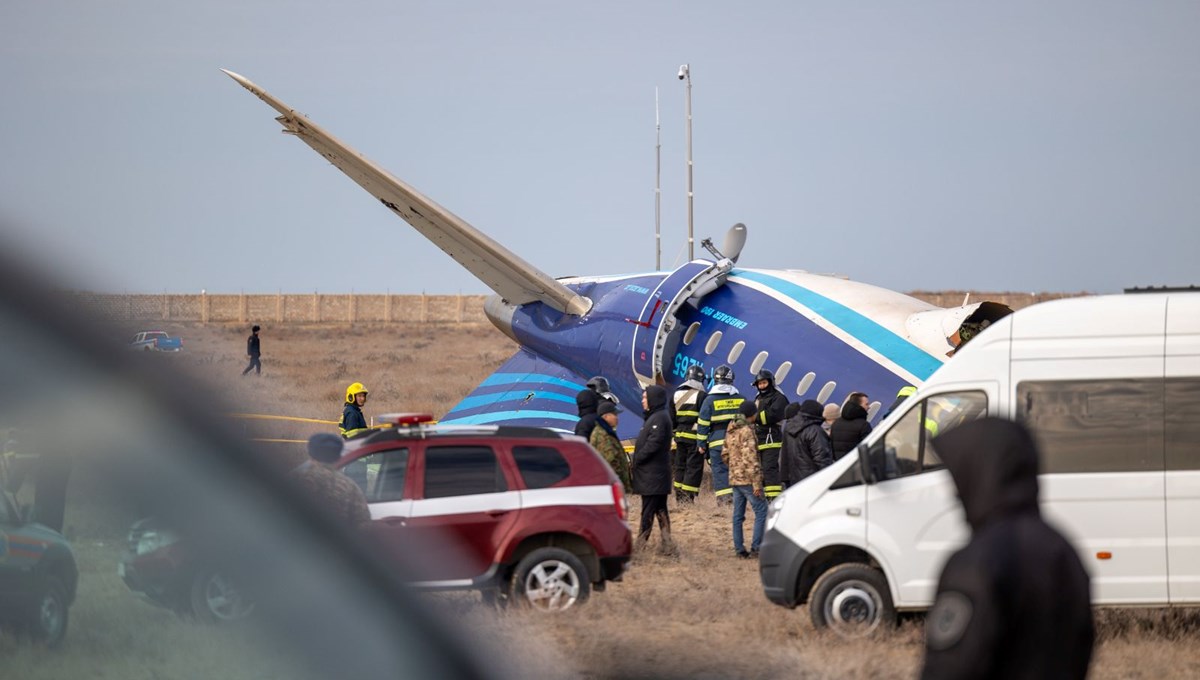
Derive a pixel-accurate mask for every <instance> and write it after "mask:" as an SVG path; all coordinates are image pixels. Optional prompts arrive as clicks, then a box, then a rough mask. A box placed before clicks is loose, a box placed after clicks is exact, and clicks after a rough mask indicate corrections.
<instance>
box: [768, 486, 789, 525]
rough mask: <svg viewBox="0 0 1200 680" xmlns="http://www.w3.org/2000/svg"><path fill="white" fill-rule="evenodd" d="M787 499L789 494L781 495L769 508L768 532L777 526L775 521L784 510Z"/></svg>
mask: <svg viewBox="0 0 1200 680" xmlns="http://www.w3.org/2000/svg"><path fill="white" fill-rule="evenodd" d="M786 499H787V494H786V493H781V494H779V495H778V496H776V497H775V500H773V501H771V503H770V505H768V506H767V531H770V530H771V528H772V527H774V526H775V520H776V519H778V518H779V513H780V512H781V511H782V510H783V503H784V501H785V500H786Z"/></svg>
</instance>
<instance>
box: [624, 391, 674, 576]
mask: <svg viewBox="0 0 1200 680" xmlns="http://www.w3.org/2000/svg"><path fill="white" fill-rule="evenodd" d="M642 408H643V409H644V417H645V420H644V421H643V422H642V430H641V432H639V433H638V438H637V443H635V444H634V446H633V458H632V460H631V461H630V466H629V468H630V470H629V474H630V477H632V481H633V493H635V494H638V495H639V496H641V497H642V521H641V526H640V528H639V530H638V540H639V542H641V543H642V544H645V543H646V542H648V541H649V540H650V531H651V529H652V528H653V524H654V520H655V518H657V519H658V528H659V531H660V533H661V534H662V550H663V552H670V551H671V550H672V549H673V544H672V543H671V517H670V515H669V514H667V496H669V495H670V494H671V486H672V481H671V413H670V411H669V409H668V408H667V392H666V390H664V389H663V388H662V387H661V386H659V385H650V386H648V387H647V388H646V390H645V392H643V393H642Z"/></svg>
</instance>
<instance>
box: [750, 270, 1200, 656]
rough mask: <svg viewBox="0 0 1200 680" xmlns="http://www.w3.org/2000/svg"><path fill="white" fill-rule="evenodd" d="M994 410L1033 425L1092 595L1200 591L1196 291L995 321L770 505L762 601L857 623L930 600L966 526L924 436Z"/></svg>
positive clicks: (1049, 496)
mask: <svg viewBox="0 0 1200 680" xmlns="http://www.w3.org/2000/svg"><path fill="white" fill-rule="evenodd" d="M985 414H986V415H993V416H999V417H1003V418H1008V419H1011V420H1016V421H1018V422H1022V423H1024V424H1025V425H1027V426H1028V427H1029V428H1030V429H1031V430H1032V432H1033V434H1034V437H1035V439H1036V440H1037V443H1038V445H1039V448H1040V450H1041V475H1040V477H1039V481H1040V489H1041V507H1042V512H1043V516H1044V517H1045V518H1046V519H1047V521H1049V522H1050V523H1051V524H1053V525H1054V526H1055V527H1057V528H1058V529H1060V530H1061V531H1062V532H1063V533H1064V535H1066V537H1067V538H1068V539H1069V540H1071V541H1072V543H1073V544H1074V545H1075V547H1076V549H1077V550H1078V551H1079V555H1080V558H1081V559H1082V561H1083V563H1084V566H1085V567H1086V568H1087V570H1088V573H1090V574H1091V579H1092V602H1093V603H1094V604H1096V605H1110V606H1166V605H1197V604H1200V291H1198V292H1172V293H1163V292H1156V293H1133V294H1127V295H1116V296H1102V297H1087V298H1075V299H1067V300H1059V301H1055V302H1047V303H1043V304H1039V305H1035V306H1033V307H1029V308H1026V309H1023V310H1020V311H1018V312H1016V313H1014V314H1012V315H1010V316H1008V317H1005V318H1004V319H1002V320H1000V321H998V322H996V323H995V324H994V325H993V326H992V327H990V328H989V329H987V330H986V331H984V332H983V333H981V334H980V335H979V336H977V337H976V338H974V339H973V340H972V341H971V342H970V344H968V345H966V346H964V347H963V349H962V350H961V351H960V352H958V354H957V355H956V356H955V357H954V358H952V359H950V360H949V361H947V362H946V364H945V365H944V366H943V367H942V368H940V369H938V371H937V372H936V373H934V374H933V375H932V376H931V377H930V379H929V380H928V381H927V382H925V383H924V384H923V385H921V386H920V387H919V388H918V389H917V391H916V393H915V394H914V395H913V396H911V397H909V398H908V399H907V400H906V401H905V402H903V403H902V404H901V405H900V406H899V407H898V408H897V409H896V410H895V412H894V413H892V414H890V415H889V416H888V417H887V418H886V419H885V420H884V421H883V422H882V423H880V424H879V425H878V426H877V427H876V428H875V430H874V431H873V432H872V433H871V434H870V435H869V436H868V437H867V439H866V440H865V441H864V442H863V443H862V444H861V445H859V447H858V449H857V450H856V451H853V452H851V453H849V454H847V455H846V456H845V457H844V458H842V459H841V460H838V461H835V462H834V464H833V465H832V466H830V467H828V468H826V469H824V470H821V471H820V472H818V473H817V474H815V475H813V476H812V477H809V478H808V479H805V480H804V481H803V482H802V483H801V484H799V485H797V486H794V487H792V488H789V489H788V490H787V491H786V492H785V493H784V494H782V495H781V496H779V497H778V498H777V499H776V500H775V501H773V502H772V503H771V506H770V511H769V513H768V517H767V529H768V531H767V535H766V537H765V540H764V542H763V544H762V550H761V553H760V560H759V562H760V565H759V569H760V574H761V577H762V582H763V589H764V590H765V591H766V595H767V597H768V598H769V599H770V600H771V601H773V602H775V603H777V604H780V605H783V606H786V607H795V606H797V605H800V604H805V603H807V604H808V606H809V610H810V613H811V616H812V619H813V623H814V624H815V625H816V626H818V627H824V626H829V627H832V628H834V629H835V630H838V631H839V632H842V633H846V634H859V633H863V632H869V631H870V630H872V629H874V628H875V627H876V626H878V625H880V624H881V623H884V622H888V621H891V620H894V617H895V614H896V612H897V611H912V610H922V609H927V608H928V607H929V606H931V605H932V604H933V600H934V595H935V591H936V588H937V580H938V576H939V575H940V573H941V569H942V565H943V564H944V563H945V561H946V559H947V558H948V557H949V556H950V554H951V553H952V552H954V551H955V550H957V549H958V548H960V547H961V546H963V545H964V544H965V543H966V541H967V539H968V538H969V536H970V529H969V528H968V526H967V524H966V520H965V518H964V517H963V512H962V507H961V505H960V504H959V502H958V499H957V497H956V495H955V488H954V483H953V482H952V481H951V479H950V473H949V472H947V471H946V470H945V468H944V467H943V466H942V464H941V461H939V460H938V458H937V456H936V454H935V453H934V451H933V450H932V449H931V447H930V445H929V442H930V439H931V438H932V437H933V435H935V434H937V433H938V432H945V431H946V430H947V429H949V428H952V427H954V426H956V425H958V424H961V423H963V422H965V421H967V420H971V419H974V418H978V417H982V416H983V415H985Z"/></svg>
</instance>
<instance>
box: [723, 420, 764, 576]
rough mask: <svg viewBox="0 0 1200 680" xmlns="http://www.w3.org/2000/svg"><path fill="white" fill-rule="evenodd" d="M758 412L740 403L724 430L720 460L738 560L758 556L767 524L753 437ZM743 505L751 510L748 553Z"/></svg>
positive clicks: (760, 470) (760, 471) (755, 440)
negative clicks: (725, 470)
mask: <svg viewBox="0 0 1200 680" xmlns="http://www.w3.org/2000/svg"><path fill="white" fill-rule="evenodd" d="M757 412H758V410H757V408H756V407H755V405H754V402H752V401H749V400H747V401H743V402H742V403H741V405H740V406H739V407H738V414H737V415H736V416H735V417H734V419H733V420H732V421H730V423H729V428H728V429H727V430H725V447H724V448H723V449H722V450H721V460H722V462H724V463H725V465H727V466H728V467H729V486H730V488H731V489H732V490H733V550H734V552H735V553H737V556H738V557H751V556H754V557H757V556H758V546H759V545H760V544H761V543H762V537H763V530H764V529H765V528H766V524H767V502H766V501H765V500H763V473H762V465H761V464H760V463H759V458H758V439H757V438H756V437H755V436H754V428H753V427H752V425H751V424H752V423H753V422H754V416H755V415H756V413H757ZM746 503H750V506H751V507H753V508H754V535H753V537H752V538H751V539H750V551H749V552H747V551H746V544H745V539H744V537H743V535H742V524H743V523H744V522H745V520H746Z"/></svg>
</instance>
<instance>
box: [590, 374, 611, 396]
mask: <svg viewBox="0 0 1200 680" xmlns="http://www.w3.org/2000/svg"><path fill="white" fill-rule="evenodd" d="M587 386H588V387H590V388H591V389H592V391H593V392H598V393H601V394H603V393H604V392H611V391H612V390H611V389H610V388H609V386H608V378H605V377H604V376H602V375H597V376H595V377H593V378H592V379H591V380H589V381H587Z"/></svg>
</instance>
